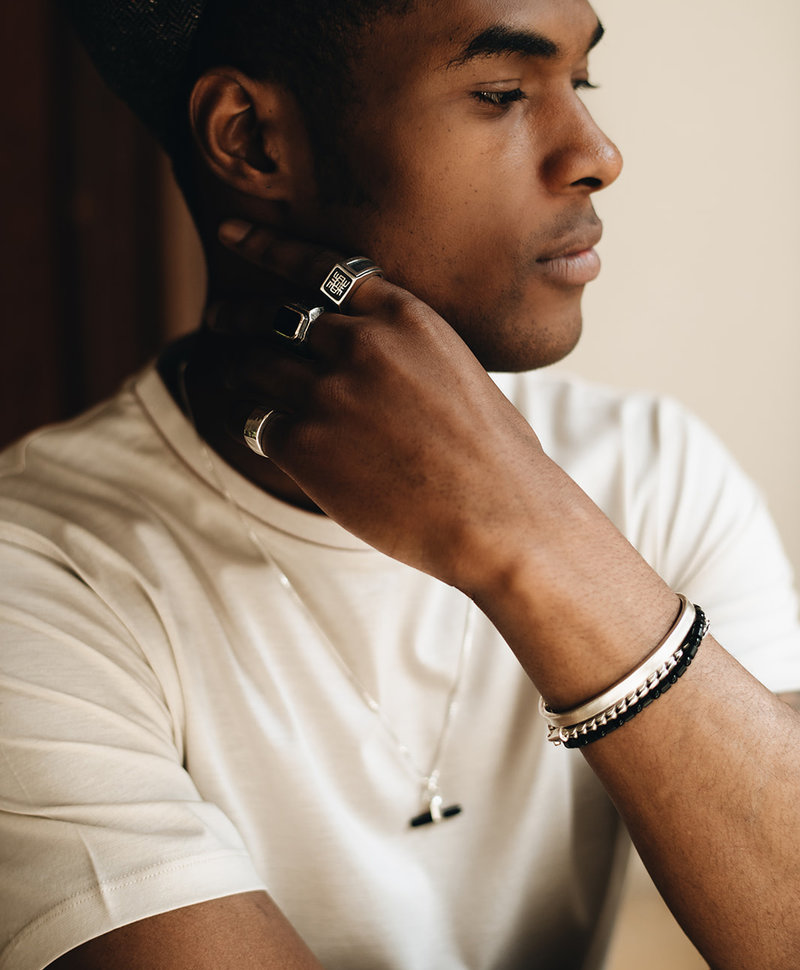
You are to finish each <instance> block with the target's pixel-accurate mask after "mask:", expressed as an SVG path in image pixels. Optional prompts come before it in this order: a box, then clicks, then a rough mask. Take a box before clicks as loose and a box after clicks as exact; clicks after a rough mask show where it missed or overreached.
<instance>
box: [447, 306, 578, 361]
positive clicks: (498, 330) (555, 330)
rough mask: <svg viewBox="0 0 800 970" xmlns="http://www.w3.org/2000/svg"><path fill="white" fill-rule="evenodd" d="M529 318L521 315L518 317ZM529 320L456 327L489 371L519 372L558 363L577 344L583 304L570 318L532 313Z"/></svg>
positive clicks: (519, 318) (520, 318) (521, 318)
mask: <svg viewBox="0 0 800 970" xmlns="http://www.w3.org/2000/svg"><path fill="white" fill-rule="evenodd" d="M524 319H526V318H525V317H524V316H520V317H518V318H517V320H524ZM527 321H529V322H527V323H526V324H522V325H517V323H516V321H515V323H514V324H513V325H509V324H508V321H505V325H499V326H498V325H497V324H495V325H494V326H493V327H487V326H485V325H482V326H479V327H477V328H475V329H473V328H472V327H469V328H466V327H465V328H464V329H463V330H461V329H460V328H458V327H457V328H456V329H458V330H459V333H460V334H461V336H462V337H463V338H464V341H465V343H466V344H467V345H468V346H469V348H470V350H471V351H472V352H473V354H475V356H476V357H477V358H478V360H479V361H480V362H481V364H482V366H483V367H484V368H485V369H486V370H487V371H500V372H508V373H519V372H520V371H528V370H538V369H539V368H541V367H549V366H550V364H556V363H558V361H560V360H563V359H564V358H565V357H566V356H567V355H568V354H570V353H571V352H572V351H573V350H574V349H575V346H576V345H577V343H578V341H579V339H580V336H581V331H582V327H583V318H582V316H581V313H580V308H579V309H578V312H577V313H572V314H570V315H569V317H568V318H567V319H565V318H564V317H559V319H557V320H542V319H541V317H539V318H537V317H535V316H534V315H533V314H530V315H529V316H528V317H527Z"/></svg>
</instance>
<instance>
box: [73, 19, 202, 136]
mask: <svg viewBox="0 0 800 970" xmlns="http://www.w3.org/2000/svg"><path fill="white" fill-rule="evenodd" d="M207 2H208V0H62V3H63V6H64V8H65V9H66V11H67V13H68V15H69V17H70V19H71V21H72V23H73V24H74V26H75V29H76V31H77V32H78V35H79V36H80V38H81V40H82V41H83V43H84V45H85V47H86V49H87V50H88V52H89V55H90V57H91V58H92V60H93V61H94V63H95V65H96V67H97V69H98V71H99V72H100V74H101V75H102V76H103V77H104V78H105V80H106V82H107V83H108V85H109V87H111V89H112V90H113V91H114V92H116V94H118V95H119V96H120V97H121V98H122V99H123V101H125V102H127V104H128V105H129V106H130V107H131V109H132V110H133V111H134V113H135V114H137V115H138V116H139V117H140V118H141V119H142V121H144V122H145V124H146V125H148V127H149V128H151V129H152V131H153V132H154V133H155V135H156V136H157V137H158V138H159V140H160V141H161V143H162V144H163V145H165V146H166V147H167V148H169V147H170V145H171V144H172V142H173V139H174V137H175V134H176V133H175V127H176V118H177V112H178V111H179V110H180V109H181V107H182V104H183V99H184V98H185V97H186V94H187V92H188V85H189V82H190V80H191V73H190V70H191V64H192V47H193V44H194V40H195V37H196V34H197V30H198V27H199V25H200V17H201V14H202V12H203V9H204V8H205V7H206V5H207Z"/></svg>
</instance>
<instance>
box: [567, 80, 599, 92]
mask: <svg viewBox="0 0 800 970" xmlns="http://www.w3.org/2000/svg"><path fill="white" fill-rule="evenodd" d="M572 88H573V90H574V91H596V90H597V88H598V85H597V84H592V82H591V81H590V80H589V78H587V77H579V78H575V80H574V81H573V82H572Z"/></svg>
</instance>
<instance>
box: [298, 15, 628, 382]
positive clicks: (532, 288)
mask: <svg viewBox="0 0 800 970" xmlns="http://www.w3.org/2000/svg"><path fill="white" fill-rule="evenodd" d="M601 33H602V29H601V28H600V26H599V23H598V19H597V16H596V15H595V13H594V11H593V10H592V8H591V7H590V6H589V4H588V3H587V2H586V0H436V2H430V0H422V2H419V3H417V4H414V5H413V6H412V9H411V11H410V12H408V13H405V14H403V15H402V16H395V15H385V16H382V17H380V18H379V19H378V20H377V21H376V22H375V24H374V25H372V26H371V27H370V28H368V30H367V33H366V35H365V36H364V37H363V38H362V43H361V44H360V45H359V49H358V55H357V57H356V59H355V64H354V67H353V71H352V77H351V81H352V90H351V91H348V92H347V96H348V97H352V103H351V104H350V105H349V106H348V121H347V126H346V132H347V136H346V144H345V150H346V154H347V161H348V167H349V170H350V172H351V173H352V178H353V179H354V180H355V182H356V183H357V185H356V186H354V188H355V189H356V190H357V191H356V193H355V194H356V195H357V196H359V197H360V199H361V201H360V202H358V203H353V202H336V201H331V200H326V201H323V202H320V201H319V199H320V196H319V195H318V194H317V193H315V192H313V191H309V192H305V194H303V193H302V192H300V193H297V194H296V197H295V200H294V202H293V203H292V206H291V209H292V222H293V226H292V228H293V229H296V230H297V231H299V232H302V233H304V234H307V235H309V236H311V237H314V238H318V239H326V240H330V241H332V242H334V243H336V244H337V245H338V246H339V247H340V248H341V249H342V250H344V251H345V252H347V253H348V254H352V255H356V254H359V255H368V256H369V257H370V258H371V259H373V260H374V261H375V262H377V263H378V264H379V265H380V266H382V267H383V269H384V270H385V272H386V275H387V277H388V278H389V279H391V280H392V281H393V282H395V283H397V284H399V285H401V286H403V287H405V288H407V289H409V290H410V291H412V292H413V293H415V294H416V295H417V296H419V297H420V298H421V299H423V300H424V301H425V302H427V303H428V304H429V305H431V306H432V307H433V308H434V309H435V310H437V311H438V312H439V313H440V314H441V315H442V316H443V317H444V318H445V319H446V320H447V321H448V322H449V323H450V324H451V325H452V326H453V327H454V328H455V329H456V330H457V331H458V332H459V334H460V335H461V336H462V337H463V338H464V340H465V341H466V342H467V344H468V345H469V346H470V347H471V349H472V350H473V352H474V353H475V354H476V356H477V357H478V358H479V359H480V360H481V362H482V363H483V364H484V366H485V367H487V368H488V369H496V370H521V369H527V368H532V367H537V366H543V365H545V364H548V363H551V362H553V361H555V360H558V359H560V358H561V357H563V356H564V355H565V354H566V353H568V352H569V351H570V350H571V349H572V347H573V346H574V344H575V342H576V341H577V339H578V337H579V335H580V329H581V308H580V302H581V296H582V293H583V289H584V287H585V285H586V283H587V282H589V281H590V280H591V279H593V278H594V277H595V276H596V275H597V272H598V270H599V260H598V258H597V256H596V254H595V252H594V250H593V246H594V244H595V243H596V242H597V241H598V239H599V235H600V222H599V220H598V218H597V216H596V215H595V212H594V208H593V205H592V195H593V193H594V192H596V191H597V190H599V189H601V188H603V187H605V186H607V185H609V184H610V183H611V182H613V181H614V179H615V178H616V177H617V175H618V174H619V171H620V168H621V159H620V156H619V153H618V151H617V149H616V148H615V146H614V145H613V144H612V143H611V142H610V141H609V140H608V139H607V138H606V136H605V135H604V134H603V133H602V132H601V131H600V130H599V128H598V127H597V126H596V124H595V123H594V121H593V120H592V118H591V116H590V114H589V112H588V110H587V108H586V106H585V104H584V102H583V100H582V93H583V92H582V90H581V89H582V88H585V87H589V86H590V82H589V68H588V56H589V51H590V50H591V48H592V47H593V46H594V44H595V43H596V42H597V41H598V40H599V37H600V34H601ZM316 161H317V167H319V164H320V160H319V159H317V160H316ZM322 164H324V160H323V162H322ZM309 170H310V169H309ZM323 198H324V197H323ZM364 199H366V200H367V201H366V202H364V201H363V200H364Z"/></svg>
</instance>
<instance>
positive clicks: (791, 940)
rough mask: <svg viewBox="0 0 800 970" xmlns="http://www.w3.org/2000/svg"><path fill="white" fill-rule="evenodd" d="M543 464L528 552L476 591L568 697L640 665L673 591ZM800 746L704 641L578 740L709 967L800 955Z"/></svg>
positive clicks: (796, 728)
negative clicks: (649, 689) (592, 734)
mask: <svg viewBox="0 0 800 970" xmlns="http://www.w3.org/2000/svg"><path fill="white" fill-rule="evenodd" d="M543 474H544V478H543V479H542V481H541V482H540V485H541V487H540V489H539V492H538V496H537V499H538V507H537V511H536V512H535V513H532V514H533V515H534V516H535V517H536V519H537V530H538V531H537V535H538V542H537V543H536V546H535V552H534V553H533V554H532V555H530V556H527V555H525V556H523V555H520V556H519V557H518V559H517V563H518V565H517V568H513V567H512V566H511V565H509V564H506V565H505V566H504V568H503V569H502V570H501V571H500V572H499V573H498V575H502V576H503V580H502V582H495V583H493V585H492V586H491V588H481V589H480V590H479V591H477V593H476V599H477V601H478V602H479V604H480V605H481V606H482V608H483V609H484V610H485V611H486V612H487V613H488V614H489V615H490V617H491V618H492V620H493V621H494V623H495V624H496V625H497V627H498V629H499V630H500V632H501V633H502V634H503V636H504V637H505V639H506V640H507V642H508V643H509V645H510V646H511V647H512V649H513V650H514V651H515V653H516V655H517V657H518V658H519V660H520V662H521V663H522V665H523V666H524V667H525V669H526V670H527V672H528V673H529V675H530V676H531V678H532V679H533V681H534V682H535V683H536V684H537V686H538V687H539V689H540V691H541V692H542V694H543V696H544V697H545V699H546V701H547V702H548V703H549V705H550V706H551V707H552V708H554V709H564V708H569V707H572V706H574V705H576V704H579V703H581V702H582V701H585V700H586V699H587V698H589V697H591V696H593V695H595V694H597V693H599V692H601V691H603V690H604V689H605V688H607V687H608V686H609V685H610V684H612V683H614V682H615V681H616V680H618V679H619V678H620V677H622V676H623V675H625V674H626V673H627V672H628V671H630V670H631V669H633V668H634V667H636V666H637V664H638V663H639V662H640V661H641V660H642V659H643V657H644V656H645V655H646V654H647V653H649V652H650V651H651V650H652V649H653V647H654V646H655V645H656V644H657V643H658V641H659V640H660V639H661V637H662V636H663V635H664V633H665V632H666V630H667V629H668V628H669V626H670V625H671V623H672V621H673V620H674V617H675V614H676V612H677V609H678V602H677V598H676V597H675V595H674V593H673V592H671V591H670V590H669V589H668V588H667V587H666V586H665V584H664V583H663V582H662V581H661V580H660V579H659V578H658V577H657V576H656V575H655V574H654V573H653V571H652V570H651V569H650V568H649V567H648V566H647V564H646V563H645V562H644V561H643V560H642V559H641V558H640V557H639V555H638V554H637V553H636V552H635V551H634V550H633V549H632V548H631V547H630V546H629V545H628V544H627V543H626V542H625V540H624V539H623V538H622V537H621V536H620V535H619V534H618V533H617V532H616V530H615V529H614V528H613V526H611V524H610V523H608V522H607V520H606V519H605V518H604V517H603V516H602V514H601V513H600V512H599V511H598V510H597V509H596V508H595V507H594V506H593V504H592V503H591V502H589V500H588V499H587V498H586V497H585V496H584V495H583V493H582V492H580V490H579V489H578V488H577V487H576V486H574V485H573V484H572V483H571V482H570V481H569V480H568V479H567V478H566V476H563V473H560V472H559V471H558V470H557V469H555V468H554V467H551V468H550V469H548V470H547V471H546V472H544V473H543ZM514 534H515V535H516V536H519V535H520V534H521V529H520V528H519V526H518V525H517V526H516V527H515V529H514ZM701 605H702V604H701ZM710 619H711V620H712V622H713V616H712V617H710ZM542 729H543V730H544V725H543V727H542ZM799 747H800V717H798V715H796V714H795V713H794V712H793V711H792V710H790V709H789V708H788V707H787V706H786V705H784V704H783V703H782V702H781V701H779V700H778V699H776V698H774V697H773V696H772V695H771V694H770V693H769V692H768V691H767V690H766V689H765V688H763V687H762V686H761V685H760V684H758V682H756V681H755V680H754V679H753V678H752V677H750V675H749V674H748V673H747V672H746V671H745V670H744V669H743V668H742V667H740V666H739V664H738V663H736V661H735V660H733V658H732V657H730V655H729V654H727V653H726V652H725V651H724V650H722V649H721V648H720V647H719V646H718V645H717V644H716V643H715V642H714V640H713V639H712V638H711V637H706V639H705V641H704V642H703V644H702V646H701V648H700V651H699V653H698V656H697V659H696V660H695V662H694V663H693V664H692V666H691V668H690V669H689V671H688V672H687V674H686V675H685V676H684V677H683V678H682V679H681V680H680V681H679V682H678V684H677V685H676V686H675V687H674V689H672V690H670V691H669V692H668V693H666V694H664V696H663V697H661V698H659V699H658V700H657V701H656V702H654V703H653V704H651V705H650V706H649V707H647V708H646V709H645V710H644V711H642V713H641V714H639V715H638V716H636V717H635V718H634V719H633V720H632V721H631V722H630V723H628V724H626V725H625V726H624V727H623V728H622V729H621V730H618V731H616V732H614V733H612V734H610V735H609V736H608V737H606V738H603V739H602V740H600V741H597V742H595V743H593V744H591V745H588V746H586V747H585V748H583V749H582V750H583V752H584V754H585V756H586V757H587V760H588V761H589V763H590V764H591V766H592V767H593V769H594V770H595V771H596V772H597V774H598V776H599V778H600V779H601V781H602V782H603V784H604V785H605V787H606V788H607V790H608V792H609V794H610V795H611V797H612V798H613V799H614V801H615V803H616V804H617V806H618V808H619V810H620V812H621V814H622V816H623V817H624V819H625V821H626V823H627V825H628V827H629V829H630V831H631V834H632V836H633V838H634V840H635V842H636V844H637V846H638V848H639V850H640V852H641V854H642V856H643V858H644V860H645V863H646V864H647V866H648V868H649V869H650V871H651V874H652V875H653V877H654V879H655V881H656V883H657V885H658V886H659V888H660V890H661V891H662V893H663V895H664V897H665V898H666V900H667V902H668V903H669V904H670V906H671V908H672V909H673V911H674V912H675V914H676V916H677V917H678V919H679V920H680V921H681V923H682V924H683V926H684V928H685V929H686V931H687V933H688V934H689V935H690V936H691V938H692V939H693V940H694V942H695V943H696V945H697V946H698V947H699V948H700V950H701V951H702V952H703V953H704V955H705V956H706V957H707V959H708V960H709V961H710V962H711V963H712V965H713V966H715V967H721V968H734V967H735V968H737V970H739V968H749V967H753V968H759V970H763V968H772V967H775V968H778V967H780V968H785V967H787V966H791V965H792V963H793V961H794V960H795V959H796V954H797V952H799V951H800V846H798V839H797V833H798V832H800V799H798V794H799V793H800V769H798V767H797V758H796V751H797V750H798V748H799ZM565 756H566V755H565Z"/></svg>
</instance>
